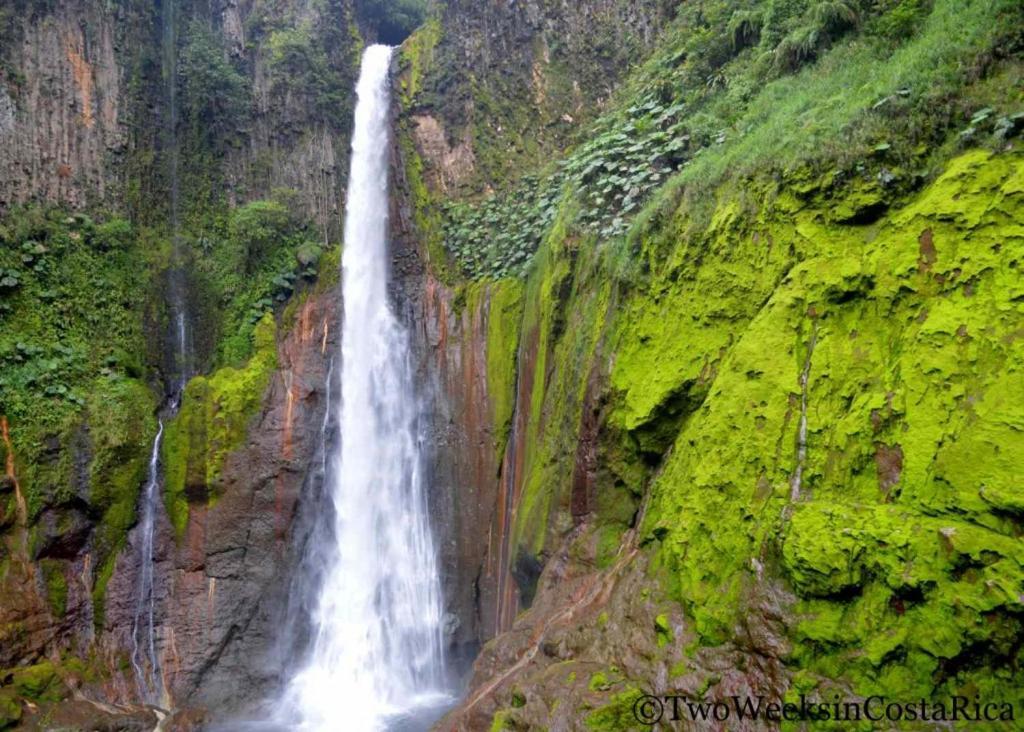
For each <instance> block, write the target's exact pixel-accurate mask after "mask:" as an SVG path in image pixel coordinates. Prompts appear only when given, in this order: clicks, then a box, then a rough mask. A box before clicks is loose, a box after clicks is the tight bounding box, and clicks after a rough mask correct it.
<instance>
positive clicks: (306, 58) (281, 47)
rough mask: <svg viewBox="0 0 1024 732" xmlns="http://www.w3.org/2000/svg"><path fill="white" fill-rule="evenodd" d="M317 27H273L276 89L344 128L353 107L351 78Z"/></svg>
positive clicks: (271, 47)
mask: <svg viewBox="0 0 1024 732" xmlns="http://www.w3.org/2000/svg"><path fill="white" fill-rule="evenodd" d="M315 31H316V29H314V28H312V26H311V25H310V24H309V23H302V24H299V25H297V26H290V27H283V28H277V29H275V30H272V31H270V34H269V36H268V40H267V45H268V47H269V51H270V56H269V64H268V66H269V69H270V72H271V75H272V79H273V84H274V89H273V93H274V95H275V96H284V95H286V94H289V93H290V94H292V95H294V96H295V99H294V102H297V103H299V104H302V105H303V106H304V107H305V108H306V110H305V111H307V112H313V113H314V116H315V117H316V118H318V119H322V120H324V121H326V122H328V123H330V124H331V126H332V127H333V128H335V129H336V130H344V129H347V127H348V118H347V115H348V113H349V110H350V109H351V88H350V87H351V79H350V78H349V77H348V75H347V74H342V73H338V72H337V71H336V70H335V68H334V67H333V65H332V63H331V60H330V58H329V57H328V53H327V49H326V48H325V44H324V39H323V37H322V36H320V35H318V34H317V33H316V32H315Z"/></svg>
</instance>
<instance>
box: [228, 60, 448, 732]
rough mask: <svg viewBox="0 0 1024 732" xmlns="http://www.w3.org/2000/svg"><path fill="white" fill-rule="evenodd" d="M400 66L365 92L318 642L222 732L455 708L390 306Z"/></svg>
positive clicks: (309, 587) (318, 595)
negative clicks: (263, 714) (261, 715)
mask: <svg viewBox="0 0 1024 732" xmlns="http://www.w3.org/2000/svg"><path fill="white" fill-rule="evenodd" d="M391 54H392V49H391V48H390V47H388V46H381V45H374V46H370V47H369V48H367V49H366V51H365V53H364V56H363V62H362V70H361V73H360V78H359V83H358V86H357V89H356V92H357V96H358V102H357V105H356V112H355V128H354V133H353V139H352V161H351V172H350V176H349V187H348V200H347V206H346V211H347V215H346V219H345V239H344V248H343V254H342V290H341V297H342V310H343V313H344V314H343V317H342V324H341V354H340V359H338V358H335V359H334V360H332V362H331V364H332V368H331V372H332V374H333V373H334V372H338V376H337V381H336V382H335V387H336V388H339V387H340V396H339V397H338V398H332V394H331V392H330V391H329V392H328V419H327V420H326V421H325V425H324V434H325V438H324V442H325V446H326V449H327V453H326V455H325V461H324V480H323V490H322V491H321V493H322V495H320V496H319V498H320V499H321V500H320V503H319V504H318V505H317V506H316V507H315V508H314V511H313V515H314V519H313V526H312V528H311V530H310V533H309V536H308V538H307V539H306V544H305V548H304V550H303V555H302V560H301V562H300V566H299V568H298V570H297V580H298V581H297V582H293V585H292V590H291V594H292V595H293V596H294V597H293V598H292V603H293V610H292V612H290V613H289V620H288V622H286V624H285V625H289V624H291V623H293V622H297V623H298V624H301V625H304V626H305V629H304V631H303V634H304V635H307V636H308V637H306V638H305V644H304V645H305V648H304V649H303V651H302V652H301V656H300V657H299V659H298V661H297V663H295V670H294V673H292V674H291V675H290V678H288V680H287V681H286V682H285V684H284V688H283V690H282V692H281V694H280V696H279V697H278V698H277V699H274V700H273V701H272V702H270V703H269V704H268V705H267V707H268V708H267V712H268V713H267V717H269V718H270V719H268V720H267V721H264V722H246V723H238V722H235V723H234V724H231V725H222V726H221V727H219V729H222V730H226V729H236V730H237V729H248V730H254V729H264V730H269V729H275V730H277V729H282V730H283V729H288V730H309V731H311V732H321V731H323V732H327V730H331V731H332V732H336V731H337V730H354V731H356V732H374V731H376V730H388V731H389V732H398V731H401V732H414V731H421V730H426V729H427V728H428V727H429V726H430V725H431V724H432V723H433V722H434V721H436V720H437V719H438V718H439V717H440V716H441V714H443V713H444V711H445V710H446V709H447V708H448V707H449V706H450V705H451V704H453V703H454V701H455V699H454V697H453V695H452V693H451V691H450V686H449V684H448V682H447V679H446V668H445V653H444V630H443V626H444V620H445V617H444V609H443V601H442V595H441V583H440V577H439V568H438V560H437V551H436V548H435V545H434V538H433V536H432V534H431V530H430V525H429V520H428V509H427V495H426V489H427V486H426V485H425V481H424V474H423V465H422V459H421V450H420V443H421V442H422V436H421V435H420V433H419V431H418V429H417V421H418V419H417V418H418V415H419V412H420V401H419V399H418V397H417V394H416V392H415V389H414V384H413V378H412V368H411V364H410V352H409V343H408V336H407V333H406V332H405V329H404V328H403V327H402V325H401V324H400V323H399V322H398V320H397V319H396V318H395V315H394V314H393V312H392V310H391V307H390V306H389V302H388V275H389V264H388V263H389V259H388V241H387V231H388V226H387V224H388V179H387V177H388V150H389V139H388V138H389V119H390V114H389V103H390V99H389V96H390V80H389V69H390V64H391ZM307 500H316V496H307ZM295 607H298V608H299V611H298V612H296V611H295V610H294V608H295ZM295 615H297V616H299V617H298V618H296V617H294V616H295ZM303 616H305V617H303ZM289 630H290V629H289V628H287V627H285V628H282V633H283V634H287V633H288V632H289Z"/></svg>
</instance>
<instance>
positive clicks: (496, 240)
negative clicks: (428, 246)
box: [444, 176, 561, 279]
mask: <svg viewBox="0 0 1024 732" xmlns="http://www.w3.org/2000/svg"><path fill="white" fill-rule="evenodd" d="M560 193H561V192H560V190H559V187H558V182H557V179H556V180H546V181H545V182H544V185H543V187H542V186H540V185H539V184H538V181H537V179H536V178H534V177H531V176H527V177H524V178H523V179H522V180H521V181H520V182H519V185H518V186H516V188H515V189H513V190H512V191H511V192H509V193H507V194H505V195H500V196H492V197H490V198H488V199H486V200H485V201H483V202H482V203H480V204H466V203H461V204H460V203H453V204H446V206H445V210H444V213H445V226H444V242H445V247H446V248H447V249H448V251H449V252H450V253H451V254H452V255H453V256H454V257H455V259H456V261H457V262H458V263H459V265H460V267H461V269H462V272H463V273H464V274H465V275H467V276H468V277H471V278H474V279H476V278H483V277H491V278H502V277H519V276H522V274H523V273H524V272H525V270H526V267H527V265H528V264H529V261H530V257H531V256H532V254H533V253H534V252H535V251H536V250H537V246H538V245H539V244H540V240H541V237H542V236H543V235H544V232H545V231H546V230H547V229H548V228H549V227H550V225H551V223H552V221H553V220H554V217H555V212H556V211H557V208H558V197H559V196H560Z"/></svg>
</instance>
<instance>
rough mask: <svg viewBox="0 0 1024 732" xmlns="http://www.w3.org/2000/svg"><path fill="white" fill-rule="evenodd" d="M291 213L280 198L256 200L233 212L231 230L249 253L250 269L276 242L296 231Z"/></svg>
mask: <svg viewBox="0 0 1024 732" xmlns="http://www.w3.org/2000/svg"><path fill="white" fill-rule="evenodd" d="M295 228H296V227H295V221H294V219H293V218H292V215H291V213H290V212H289V211H288V209H287V208H286V207H285V206H284V205H283V204H281V203H279V202H277V201H253V202H252V203H247V204H245V205H244V206H241V207H239V208H236V209H235V210H234V211H232V213H231V221H230V224H229V233H230V236H231V239H232V241H233V242H234V243H235V244H237V245H238V246H239V247H240V248H241V250H242V251H243V252H244V253H245V263H246V269H247V271H251V270H252V269H254V268H255V267H256V266H257V265H258V264H259V262H260V261H261V260H262V259H263V257H264V256H265V255H266V254H267V253H268V252H270V251H271V249H273V247H274V245H275V244H276V243H277V242H279V241H280V240H282V239H285V238H287V237H289V236H291V235H292V234H293V233H294V232H295Z"/></svg>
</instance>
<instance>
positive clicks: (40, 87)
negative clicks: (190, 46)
mask: <svg viewBox="0 0 1024 732" xmlns="http://www.w3.org/2000/svg"><path fill="white" fill-rule="evenodd" d="M25 10H26V11H27V12H20V13H18V14H17V17H12V18H11V19H9V20H5V26H6V27H5V31H4V36H3V40H2V45H4V46H5V47H4V49H3V51H2V52H0V53H2V55H3V57H4V61H5V62H7V64H9V66H6V73H4V72H0V211H3V210H5V209H6V208H7V207H9V206H11V205H12V204H16V203H22V202H25V201H33V200H45V201H52V202H60V203H64V204H68V205H70V206H72V207H74V208H82V207H84V206H85V205H86V204H88V203H91V202H96V201H107V200H110V199H111V198H112V197H113V196H114V195H115V194H117V193H119V192H120V191H121V187H122V185H123V183H124V178H123V174H124V171H123V163H124V160H125V154H126V152H127V146H128V141H129V138H130V135H131V133H130V129H131V126H132V124H133V121H135V118H134V117H133V110H132V109H131V105H130V103H129V93H128V91H127V89H126V88H125V82H126V81H127V79H128V76H129V66H130V64H131V57H130V56H128V55H126V54H124V53H122V52H121V49H124V48H125V47H126V45H127V44H129V39H130V38H131V37H132V36H131V34H132V32H133V31H135V30H137V29H136V27H135V23H136V21H137V18H136V17H135V12H134V9H133V8H131V7H129V6H125V5H119V6H118V8H117V10H116V12H115V13H113V14H112V13H110V12H109V11H108V9H107V8H106V6H105V5H103V4H102V3H95V2H85V3H80V2H60V3H56V4H54V6H53V7H52V8H51V9H49V10H48V11H46V10H43V9H42V8H36V7H35V5H34V4H32V3H29V4H28V7H27V8H25Z"/></svg>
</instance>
